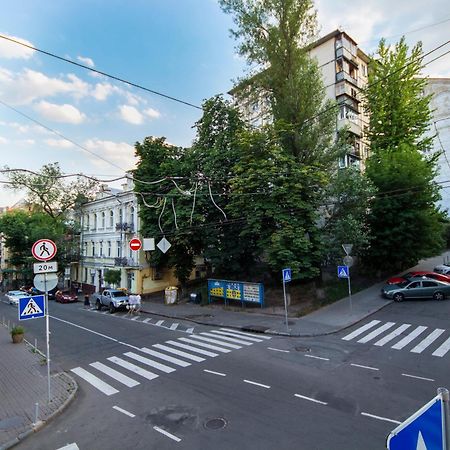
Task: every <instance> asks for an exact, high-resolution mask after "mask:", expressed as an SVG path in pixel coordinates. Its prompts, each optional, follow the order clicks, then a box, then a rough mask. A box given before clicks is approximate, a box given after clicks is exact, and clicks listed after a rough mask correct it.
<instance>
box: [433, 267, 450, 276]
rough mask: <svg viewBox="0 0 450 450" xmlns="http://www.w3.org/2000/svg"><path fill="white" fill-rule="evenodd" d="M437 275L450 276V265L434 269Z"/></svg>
mask: <svg viewBox="0 0 450 450" xmlns="http://www.w3.org/2000/svg"><path fill="white" fill-rule="evenodd" d="M433 270H434V271H435V272H436V273H443V274H444V275H447V274H450V264H440V265H439V266H436V267H435V268H434V269H433Z"/></svg>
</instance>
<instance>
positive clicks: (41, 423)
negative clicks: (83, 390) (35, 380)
mask: <svg viewBox="0 0 450 450" xmlns="http://www.w3.org/2000/svg"><path fill="white" fill-rule="evenodd" d="M59 375H63V376H65V377H67V378H68V379H69V380H70V382H71V383H72V384H73V387H74V389H73V391H72V392H71V393H70V394H69V397H68V398H67V399H66V400H65V401H64V402H63V403H62V404H61V405H60V406H59V407H58V408H57V409H56V410H55V411H53V412H52V413H51V414H50V416H49V417H47V419H46V420H39V421H38V422H37V423H35V424H32V425H31V428H29V429H28V430H26V431H24V432H22V433H20V434H19V435H18V436H16V437H15V438H14V439H11V440H10V441H9V442H7V443H6V444H3V445H2V446H0V450H8V449H9V448H11V447H14V446H15V445H17V444H18V443H19V442H21V441H23V440H24V439H26V438H27V437H28V436H29V435H30V434H33V433H37V432H38V431H40V430H41V429H42V428H44V426H45V425H47V423H48V422H50V421H51V420H53V419H54V418H55V417H56V416H57V415H59V414H61V413H62V412H63V411H64V409H66V408H67V406H68V405H69V404H70V403H71V402H72V400H73V399H74V398H75V395H76V393H77V392H78V384H77V382H76V381H75V379H74V378H73V377H72V376H71V375H69V374H68V373H66V372H59V373H57V374H55V375H53V376H59Z"/></svg>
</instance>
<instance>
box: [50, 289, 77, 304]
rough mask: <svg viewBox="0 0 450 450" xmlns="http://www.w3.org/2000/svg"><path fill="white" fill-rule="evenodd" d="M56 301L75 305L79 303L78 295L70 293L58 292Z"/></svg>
mask: <svg viewBox="0 0 450 450" xmlns="http://www.w3.org/2000/svg"><path fill="white" fill-rule="evenodd" d="M55 300H56V301H57V302H59V303H73V302H77V301H78V297H77V294H75V293H73V292H69V291H56V293H55Z"/></svg>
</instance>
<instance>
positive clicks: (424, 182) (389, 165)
mask: <svg viewBox="0 0 450 450" xmlns="http://www.w3.org/2000/svg"><path fill="white" fill-rule="evenodd" d="M377 54H378V59H377V61H376V63H375V64H374V65H373V70H372V72H371V73H370V75H369V85H368V88H367V92H366V94H367V108H368V111H369V113H370V139H371V143H370V145H371V154H372V155H371V157H370V158H369V160H368V163H367V176H368V177H369V179H370V180H371V181H372V183H373V184H374V186H375V187H376V189H377V191H378V193H377V195H376V196H374V198H373V199H372V201H371V203H370V217H369V225H370V229H371V235H372V240H371V244H370V247H369V249H368V252H367V253H366V259H367V262H368V263H369V264H370V265H371V266H373V267H384V268H386V269H395V270H400V269H402V268H405V267H410V266H411V265H414V264H416V263H417V262H418V261H419V260H420V259H421V258H425V257H429V256H432V255H434V254H436V253H437V252H439V251H440V250H441V249H442V248H443V237H442V232H443V222H442V218H443V216H442V213H440V212H439V210H438V208H437V207H436V202H437V201H438V200H439V198H440V195H439V188H438V185H437V184H436V183H435V181H434V177H435V175H436V172H437V166H436V161H437V155H434V156H429V155H428V152H427V151H428V150H430V146H431V143H432V139H431V138H430V137H427V136H425V132H426V131H427V129H428V127H429V120H430V118H431V113H430V107H429V103H430V97H429V96H423V95H422V89H423V87H424V83H425V80H423V79H421V78H420V71H421V68H422V48H421V45H420V44H417V45H416V46H415V47H414V48H413V49H412V51H411V54H410V55H409V52H408V46H407V45H406V43H405V39H404V38H402V39H401V40H400V42H399V43H398V44H397V45H395V47H393V48H389V47H387V46H386V44H385V42H384V41H383V40H382V41H381V42H380V44H379V47H378V51H377Z"/></svg>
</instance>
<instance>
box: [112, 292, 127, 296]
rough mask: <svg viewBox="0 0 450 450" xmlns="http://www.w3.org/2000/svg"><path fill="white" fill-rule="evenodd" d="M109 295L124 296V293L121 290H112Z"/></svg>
mask: <svg viewBox="0 0 450 450" xmlns="http://www.w3.org/2000/svg"><path fill="white" fill-rule="evenodd" d="M111 297H125V293H124V292H122V291H112V292H111Z"/></svg>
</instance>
